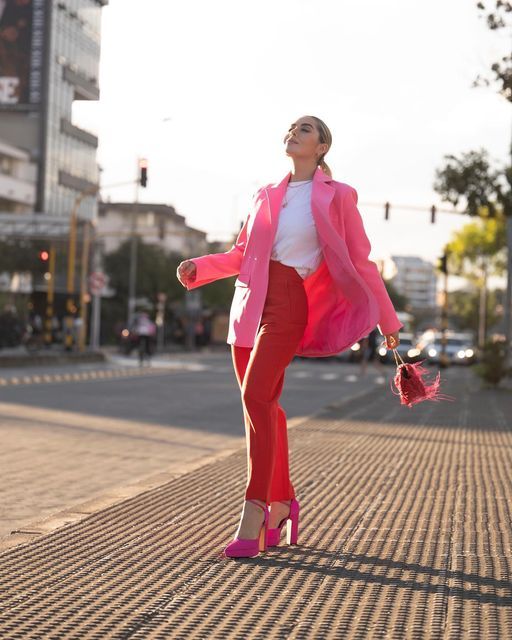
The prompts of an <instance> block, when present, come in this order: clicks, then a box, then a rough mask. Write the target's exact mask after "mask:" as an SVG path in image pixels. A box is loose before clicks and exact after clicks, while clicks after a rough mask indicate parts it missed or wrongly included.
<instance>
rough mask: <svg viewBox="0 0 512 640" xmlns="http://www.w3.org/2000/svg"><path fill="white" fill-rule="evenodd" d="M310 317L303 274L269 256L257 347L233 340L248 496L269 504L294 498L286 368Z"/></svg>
mask: <svg viewBox="0 0 512 640" xmlns="http://www.w3.org/2000/svg"><path fill="white" fill-rule="evenodd" d="M307 319H308V303H307V297H306V292H305V290H304V283H303V279H302V277H301V276H300V275H299V274H298V273H297V271H296V270H295V269H294V268H293V267H289V266H288V265H284V264H282V263H281V262H277V261H275V260H270V263H269V280H268V289H267V295H266V299H265V305H264V308H263V315H262V317H261V322H260V326H259V329H258V333H257V335H256V340H255V343H254V346H253V347H238V346H235V345H231V355H232V359H233V365H234V369H235V374H236V377H237V380H238V384H239V386H240V391H241V396H242V407H243V412H244V422H245V435H246V442H247V478H248V479H247V486H246V491H245V498H246V499H249V498H256V499H258V500H265V501H266V502H267V503H268V504H270V502H274V501H277V500H289V499H290V498H294V497H295V491H294V488H293V485H292V483H291V481H290V471H289V465H288V436H287V424H286V413H285V412H284V409H283V408H282V407H281V406H280V404H279V396H280V395H281V391H282V389H283V383H284V375H285V369H286V367H287V366H288V364H290V362H291V361H292V360H293V357H294V355H295V351H296V348H297V346H298V344H299V342H300V340H301V338H302V336H303V334H304V329H305V328H306V324H307Z"/></svg>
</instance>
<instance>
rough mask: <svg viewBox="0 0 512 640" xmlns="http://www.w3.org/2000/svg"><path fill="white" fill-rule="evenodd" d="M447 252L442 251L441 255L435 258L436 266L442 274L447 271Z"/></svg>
mask: <svg viewBox="0 0 512 640" xmlns="http://www.w3.org/2000/svg"><path fill="white" fill-rule="evenodd" d="M447 263H448V254H447V253H443V255H442V256H441V257H440V258H438V259H437V268H438V269H439V271H441V272H442V273H444V274H447V273H448V264H447Z"/></svg>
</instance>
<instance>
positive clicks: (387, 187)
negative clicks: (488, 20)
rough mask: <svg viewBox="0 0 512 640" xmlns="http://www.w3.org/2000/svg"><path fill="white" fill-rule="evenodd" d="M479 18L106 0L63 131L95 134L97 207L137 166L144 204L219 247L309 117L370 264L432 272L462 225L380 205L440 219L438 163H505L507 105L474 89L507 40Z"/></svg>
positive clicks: (334, 6)
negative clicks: (80, 97)
mask: <svg viewBox="0 0 512 640" xmlns="http://www.w3.org/2000/svg"><path fill="white" fill-rule="evenodd" d="M141 5H142V6H143V9H142V10H141ZM479 16H480V12H479V11H478V9H477V8H476V2H475V1H473V0H450V2H446V0H444V1H443V0H430V1H429V2H419V1H417V0H387V1H386V2H382V0H259V1H258V2H252V3H249V2H244V1H241V0H217V1H216V2H211V0H188V1H187V2H176V1H174V0H144V3H141V2H140V1H139V0H137V1H136V0H110V3H109V5H108V6H107V7H105V8H104V9H103V20H102V49H101V64H100V100H99V101H97V102H92V101H91V102H85V101H84V102H76V103H75V105H74V112H73V120H74V121H75V123H76V124H78V125H80V126H83V127H85V128H87V129H89V130H91V131H93V132H95V133H97V135H98V136H99V139H100V144H99V149H98V162H99V164H100V167H101V183H102V185H103V187H102V197H103V198H104V199H108V198H110V199H111V200H112V201H130V200H132V199H133V197H134V187H133V186H128V187H119V186H114V187H109V185H115V184H116V183H120V182H126V181H130V180H133V179H135V177H136V173H137V158H138V157H145V158H147V159H148V164H149V166H148V187H147V188H146V189H140V190H139V199H140V200H141V201H143V202H154V203H164V204H170V205H173V206H174V207H175V209H176V211H177V212H178V213H179V214H180V215H183V216H185V218H186V222H187V224H189V225H190V226H193V227H196V228H198V229H201V230H203V231H206V232H207V233H208V239H209V240H231V239H232V238H233V234H235V233H236V232H237V231H238V229H239V228H240V224H241V222H242V221H243V220H244V219H245V217H246V216H247V214H248V212H249V205H250V200H251V196H252V194H253V193H254V192H255V191H256V189H257V188H258V187H259V186H261V185H263V184H266V183H269V182H278V181H280V180H281V179H282V178H283V177H284V176H285V175H286V173H287V172H288V171H289V170H290V169H292V161H291V159H290V158H288V156H286V154H285V153H284V145H283V143H282V139H283V136H284V133H285V132H286V131H287V129H288V127H289V125H290V124H291V123H292V122H294V121H295V119H296V118H298V117H300V116H302V115H317V116H319V117H320V118H322V119H323V120H324V121H325V122H326V123H327V125H328V126H329V128H330V130H331V132H332V134H333V144H332V147H331V149H330V151H329V153H328V154H327V156H326V161H327V162H328V164H329V166H330V167H331V170H332V172H333V177H334V179H335V180H338V181H339V182H345V183H348V184H350V185H351V186H353V187H354V188H355V189H356V190H357V192H358V195H359V205H358V206H359V210H360V212H361V215H362V216H363V220H364V224H365V228H366V231H367V234H368V236H369V238H370V241H371V244H372V253H371V257H372V258H374V259H380V258H385V257H388V256H390V255H417V256H420V257H423V258H425V259H427V260H429V261H431V262H435V261H436V258H437V256H439V255H440V254H441V253H442V248H443V245H444V244H445V243H446V242H447V241H448V240H449V238H450V234H451V233H452V232H453V231H454V230H456V229H458V228H460V227H462V226H463V225H464V224H465V223H467V222H468V221H469V219H468V218H466V217H464V216H461V215H457V214H451V213H446V214H442V213H441V214H439V215H438V222H437V223H436V224H435V225H432V224H431V223H430V216H429V213H428V212H427V211H425V212H418V211H414V210H409V211H407V210H403V209H400V210H398V209H393V204H396V205H401V206H403V205H410V206H415V207H425V208H430V206H431V205H432V204H436V205H438V206H441V207H447V208H449V207H450V205H447V204H446V203H444V204H443V203H442V202H441V201H440V199H439V197H438V196H437V194H436V193H435V192H434V190H433V187H432V184H433V181H434V178H435V170H436V168H439V167H441V166H442V165H443V156H444V155H445V154H455V155H459V154H461V153H463V152H466V151H469V150H473V149H479V148H485V149H487V150H488V152H489V154H490V157H491V159H492V161H493V162H494V163H495V164H496V165H497V166H499V165H500V164H501V165H502V164H504V163H505V162H507V161H508V153H509V144H510V139H511V136H512V109H511V108H510V104H509V103H508V102H507V101H506V100H505V99H504V98H502V97H501V96H499V95H498V94H497V92H496V89H495V88H493V87H489V88H472V87H471V85H472V82H473V80H474V79H475V78H476V76H477V75H479V74H480V75H484V76H488V77H489V76H490V73H489V71H488V69H489V67H490V65H491V63H492V62H493V61H494V60H496V59H497V58H499V57H500V56H502V55H505V54H506V53H508V50H509V46H510V42H509V36H510V34H508V35H507V34H506V33H500V32H499V31H498V32H491V31H489V30H488V29H487V28H486V26H485V22H484V19H483V18H482V17H479ZM386 201H389V202H390V203H391V207H392V208H391V216H390V221H388V222H385V221H384V209H383V203H384V202H386ZM188 257H191V258H192V257H195V256H188Z"/></svg>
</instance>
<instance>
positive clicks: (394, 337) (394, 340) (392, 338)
mask: <svg viewBox="0 0 512 640" xmlns="http://www.w3.org/2000/svg"><path fill="white" fill-rule="evenodd" d="M398 333H399V332H398V331H395V333H386V335H385V336H384V337H385V338H386V343H385V344H386V349H396V347H398V345H399V344H400V338H399V336H398Z"/></svg>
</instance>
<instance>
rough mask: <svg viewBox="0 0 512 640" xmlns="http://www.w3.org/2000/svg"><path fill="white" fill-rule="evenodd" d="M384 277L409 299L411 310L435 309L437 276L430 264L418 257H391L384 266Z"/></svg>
mask: <svg viewBox="0 0 512 640" xmlns="http://www.w3.org/2000/svg"><path fill="white" fill-rule="evenodd" d="M384 277H386V278H389V279H390V280H391V282H392V284H393V285H394V287H395V288H396V290H397V291H398V293H401V294H402V295H404V296H406V297H407V299H408V302H409V304H410V307H411V310H413V311H414V310H424V309H434V308H435V306H436V289H437V276H436V270H435V268H434V265H433V264H431V263H430V262H427V261H426V260H423V259H422V258H419V257H417V256H391V258H390V259H389V260H387V261H386V264H385V266H384Z"/></svg>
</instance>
